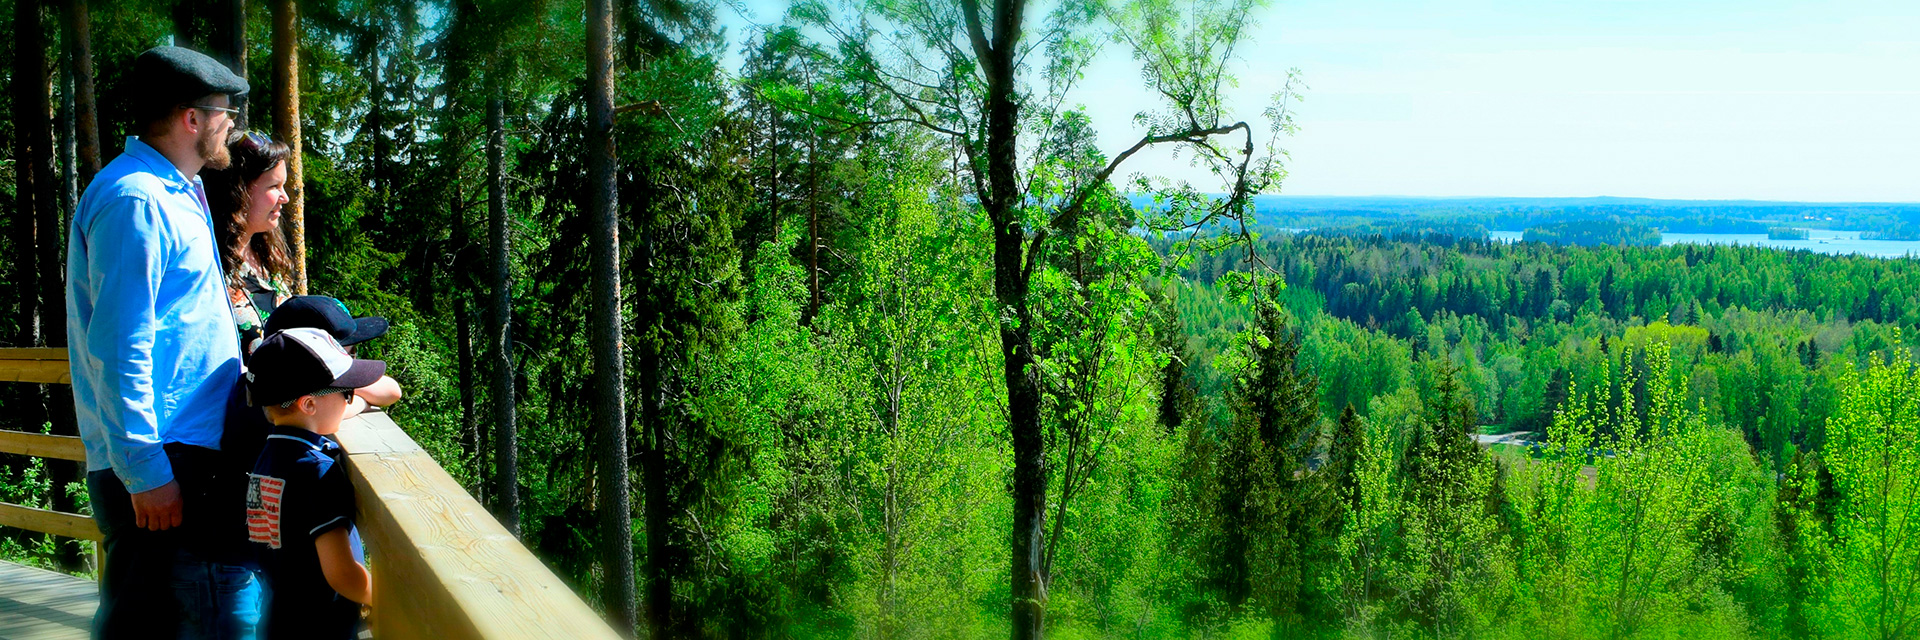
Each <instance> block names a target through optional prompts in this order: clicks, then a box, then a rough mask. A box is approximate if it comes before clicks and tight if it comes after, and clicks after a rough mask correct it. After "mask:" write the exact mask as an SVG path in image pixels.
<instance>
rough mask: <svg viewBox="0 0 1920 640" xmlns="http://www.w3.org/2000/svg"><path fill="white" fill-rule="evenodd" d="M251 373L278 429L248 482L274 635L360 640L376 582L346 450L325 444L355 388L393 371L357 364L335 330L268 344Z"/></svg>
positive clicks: (254, 390) (251, 391)
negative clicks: (357, 537) (362, 548)
mask: <svg viewBox="0 0 1920 640" xmlns="http://www.w3.org/2000/svg"><path fill="white" fill-rule="evenodd" d="M248 369H249V371H248V373H247V381H248V384H247V395H248V399H249V403H250V404H252V405H253V406H256V407H263V408H265V409H266V413H267V418H268V419H269V420H270V421H272V422H273V424H274V426H273V429H272V431H271V432H270V433H269V434H268V436H267V442H266V446H265V447H264V448H262V449H261V450H260V458H259V460H258V461H257V462H255V463H254V466H253V473H251V474H249V475H248V478H247V538H248V539H249V540H251V541H253V542H255V543H259V544H261V545H265V548H263V549H261V554H260V565H261V569H262V572H263V573H264V574H265V575H266V580H267V586H268V589H269V591H270V592H271V593H272V596H271V599H270V601H269V602H268V603H267V606H266V607H265V609H266V611H265V615H264V616H263V618H262V620H261V622H262V626H263V628H264V629H265V630H266V633H265V634H264V637H268V638H351V637H354V635H355V634H356V632H357V627H358V625H359V620H360V615H359V614H360V605H361V604H366V603H371V602H372V601H373V600H372V595H373V581H372V576H371V575H369V574H368V573H367V568H366V566H365V565H363V564H361V563H360V562H359V561H358V560H357V559H356V555H357V553H356V551H355V548H354V547H355V546H356V545H354V544H353V542H352V541H351V539H350V536H351V529H352V526H353V514H354V505H353V485H352V484H351V483H349V482H348V481H347V474H346V468H345V465H343V464H342V457H343V452H342V451H341V450H340V445H339V444H337V443H335V442H334V441H333V440H332V439H330V438H326V437H324V436H327V435H331V434H332V433H334V432H336V431H339V430H340V422H341V420H342V419H343V415H344V413H345V412H346V408H347V404H348V396H350V395H352V394H353V392H354V389H357V388H360V387H364V386H367V385H369V384H372V383H373V382H375V381H377V380H379V379H380V377H381V376H383V375H386V370H387V364H386V363H385V362H381V361H379V360H357V359H354V357H353V356H351V355H348V354H347V351H346V349H345V348H344V347H341V346H340V343H339V342H337V341H335V340H334V339H333V336H331V335H328V333H327V332H326V331H323V330H320V329H315V328H310V327H300V328H294V329H287V330H285V331H281V332H279V333H275V334H272V335H269V336H267V338H266V339H265V340H264V341H262V342H261V343H260V346H259V347H258V348H257V349H255V350H254V352H253V357H252V358H251V359H250V360H249V362H248Z"/></svg>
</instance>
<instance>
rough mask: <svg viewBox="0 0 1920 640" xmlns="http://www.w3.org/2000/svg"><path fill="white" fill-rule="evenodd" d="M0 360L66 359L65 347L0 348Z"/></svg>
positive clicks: (63, 360) (62, 360)
mask: <svg viewBox="0 0 1920 640" xmlns="http://www.w3.org/2000/svg"><path fill="white" fill-rule="evenodd" d="M0 360H59V361H61V362H66V361H67V349H66V348H65V347H61V348H57V349H0Z"/></svg>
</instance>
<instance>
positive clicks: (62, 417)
mask: <svg viewBox="0 0 1920 640" xmlns="http://www.w3.org/2000/svg"><path fill="white" fill-rule="evenodd" d="M61 15H62V16H63V20H62V24H63V25H64V24H65V21H64V16H65V15H66V12H65V11H62V12H61ZM63 40H64V42H63V43H62V44H63V45H64V46H63V48H62V49H61V52H60V97H61V99H60V117H59V118H56V119H55V120H56V122H58V123H59V127H60V133H59V135H58V144H57V145H56V149H57V150H58V156H57V158H56V159H55V160H54V162H53V163H50V164H57V166H59V168H60V169H59V175H58V176H57V177H58V179H59V180H58V182H54V183H53V184H51V185H49V186H50V187H52V189H53V190H54V191H55V192H56V196H57V197H56V198H48V200H49V202H48V203H38V208H39V209H40V211H39V216H40V223H39V224H37V225H35V226H36V227H38V228H39V235H40V247H39V260H40V274H41V279H40V286H41V291H40V326H41V331H42V334H41V341H42V342H43V343H44V345H45V346H47V347H52V348H58V347H64V346H66V344H67V329H66V322H67V316H66V312H67V298H66V293H67V292H66V264H65V260H64V258H65V256H64V252H63V251H62V249H63V248H64V247H65V242H66V237H65V236H66V233H65V231H66V220H67V218H68V216H69V214H70V213H71V212H72V211H73V207H74V202H75V201H77V200H78V199H79V194H78V193H77V192H76V180H77V178H78V175H77V174H78V169H77V168H76V167H75V166H74V165H76V164H78V162H77V158H76V150H75V149H74V145H75V140H74V138H75V137H76V133H77V131H76V130H77V128H78V125H77V123H76V122H75V121H74V120H75V117H74V110H75V105H74V95H73V87H74V84H75V82H74V77H73V65H72V64H71V62H70V61H71V58H72V56H73V49H72V46H71V45H72V40H73V38H72V35H71V34H70V33H66V34H63ZM47 175H48V176H49V177H55V176H53V174H52V172H51V171H49V173H48V174H47ZM49 182H52V181H49ZM49 254H51V255H49ZM40 391H41V394H42V397H44V398H46V405H45V406H46V416H47V423H48V424H49V425H50V426H51V427H52V433H53V434H54V435H62V436H77V435H80V429H79V425H78V422H77V420H76V419H75V418H74V415H73V392H72V391H71V390H70V389H69V388H68V387H67V385H42V386H41V387H40ZM47 479H48V480H49V481H50V482H49V484H51V485H52V487H53V488H54V491H53V495H52V496H51V498H52V506H53V510H55V511H63V512H66V513H74V512H77V511H79V510H80V505H79V504H78V502H77V501H76V500H75V499H74V496H73V494H71V493H68V492H67V491H66V490H65V488H66V486H67V485H69V484H71V483H74V482H78V481H80V479H81V476H80V465H79V463H77V462H73V461H70V460H48V461H47ZM84 558H85V554H82V553H80V544H79V542H78V541H74V542H70V543H66V544H61V545H60V546H59V547H58V548H57V549H56V551H55V557H54V561H55V562H56V563H58V564H59V566H60V568H61V569H63V570H66V571H74V572H77V571H82V570H85V569H86V561H85V559H84Z"/></svg>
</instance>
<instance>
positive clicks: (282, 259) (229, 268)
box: [200, 137, 293, 285]
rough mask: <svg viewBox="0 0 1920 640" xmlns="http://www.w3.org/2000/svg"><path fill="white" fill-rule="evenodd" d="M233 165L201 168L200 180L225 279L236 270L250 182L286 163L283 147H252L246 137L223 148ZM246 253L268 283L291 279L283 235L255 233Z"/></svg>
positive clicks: (272, 142)
mask: <svg viewBox="0 0 1920 640" xmlns="http://www.w3.org/2000/svg"><path fill="white" fill-rule="evenodd" d="M227 151H228V153H230V154H232V156H233V164H230V165H227V168H225V169H202V170H201V171H200V180H201V182H202V183H203V184H204V185H205V187H206V189H207V207H208V208H209V209H211V210H212V211H213V234H214V238H216V239H218V240H219V241H220V266H222V267H225V268H226V272H227V277H229V278H232V277H234V274H235V273H238V272H239V269H240V253H239V249H240V239H241V236H243V235H244V234H245V233H246V232H247V205H248V204H249V201H250V200H252V189H253V182H254V181H255V180H259V179H260V176H263V175H266V173H267V172H268V171H271V170H273V167H274V165H277V164H280V163H282V162H285V161H286V160H287V152H288V149H287V145H286V144H285V143H282V142H280V141H277V140H268V141H267V142H266V143H265V144H255V143H254V142H253V141H249V140H248V139H247V138H246V137H241V138H240V140H239V141H238V142H235V143H233V144H230V145H227ZM248 250H249V251H250V252H251V253H252V254H253V255H254V257H256V258H259V260H260V264H261V265H262V266H265V267H266V268H267V272H266V273H264V274H261V275H264V276H266V277H267V279H268V280H269V281H272V282H277V283H280V284H283V285H285V284H288V283H289V282H290V281H291V280H292V279H293V255H292V252H291V251H288V250H287V236H286V232H285V231H282V230H281V229H279V228H275V229H274V230H273V231H272V232H269V233H261V234H257V235H255V236H254V237H253V239H252V240H251V241H250V243H249V246H248Z"/></svg>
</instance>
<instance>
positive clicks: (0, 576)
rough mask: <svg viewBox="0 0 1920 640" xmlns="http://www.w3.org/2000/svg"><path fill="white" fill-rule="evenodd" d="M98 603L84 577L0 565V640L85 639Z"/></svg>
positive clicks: (96, 592)
mask: <svg viewBox="0 0 1920 640" xmlns="http://www.w3.org/2000/svg"><path fill="white" fill-rule="evenodd" d="M99 601H100V591H99V587H98V586H96V585H95V584H94V583H93V582H92V581H90V580H87V579H85V578H79V577H75V576H69V575H66V574H62V573H55V572H52V571H47V570H45V569H37V568H34V567H28V566H23V565H17V564H12V563H7V562H0V638H20V639H22V640H26V639H35V640H37V639H42V638H47V639H53V638H60V639H71V640H80V639H82V638H86V637H87V636H88V630H89V628H90V627H91V626H92V620H93V612H94V609H95V608H97V606H98V604H99Z"/></svg>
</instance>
